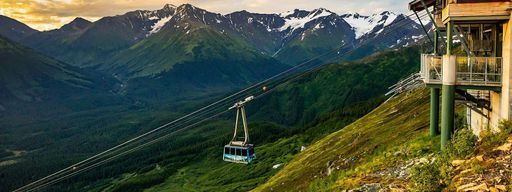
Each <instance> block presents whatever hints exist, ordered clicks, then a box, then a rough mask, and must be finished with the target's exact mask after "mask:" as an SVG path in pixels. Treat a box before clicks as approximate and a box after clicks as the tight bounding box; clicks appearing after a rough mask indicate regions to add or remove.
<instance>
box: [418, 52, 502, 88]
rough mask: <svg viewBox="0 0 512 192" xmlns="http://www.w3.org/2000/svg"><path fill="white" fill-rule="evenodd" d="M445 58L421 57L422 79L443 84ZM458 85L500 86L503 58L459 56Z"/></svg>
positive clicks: (457, 66)
mask: <svg viewBox="0 0 512 192" xmlns="http://www.w3.org/2000/svg"><path fill="white" fill-rule="evenodd" d="M442 63H443V57H442V56H436V55H429V54H422V55H421V77H422V79H423V81H424V82H425V83H427V84H441V83H442V79H443V78H442V74H443V73H442ZM455 65H456V78H457V79H456V84H458V85H475V86H500V85H501V82H502V71H503V59H502V58H501V57H464V56H457V57H456V59H455Z"/></svg>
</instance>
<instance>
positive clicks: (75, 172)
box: [27, 110, 230, 192]
mask: <svg viewBox="0 0 512 192" xmlns="http://www.w3.org/2000/svg"><path fill="white" fill-rule="evenodd" d="M229 111H230V110H224V111H222V112H219V113H217V114H215V115H212V116H210V117H208V118H205V119H203V120H201V121H198V122H196V123H194V124H191V125H188V126H186V127H183V128H181V129H178V130H175V131H173V132H171V133H169V134H166V135H164V136H161V137H159V138H157V139H154V140H152V141H149V142H147V143H144V144H142V145H139V146H137V147H135V148H132V149H130V150H128V151H125V152H123V153H120V154H117V155H115V156H112V157H110V158H108V159H105V160H103V161H100V162H97V163H95V164H93V165H89V166H87V167H84V168H82V169H80V170H77V171H74V172H72V173H71V174H68V175H65V176H62V177H59V178H57V179H54V180H51V181H49V182H48V183H45V184H43V185H40V186H37V187H35V188H32V189H29V190H27V192H30V191H37V190H39V189H43V188H45V187H47V186H50V185H52V184H54V183H57V182H59V181H62V180H64V179H67V178H69V177H72V176H75V175H77V174H80V173H82V172H84V171H88V170H90V169H93V168H96V167H98V166H101V165H103V164H105V163H108V162H110V161H112V160H114V159H116V158H118V157H121V156H124V155H127V154H129V153H131V152H134V151H137V150H139V149H141V148H144V147H146V146H149V145H152V144H155V143H157V142H160V141H163V140H165V139H167V138H168V137H170V136H172V135H174V134H176V133H179V132H181V131H184V130H186V129H189V128H192V127H195V126H197V125H199V124H201V123H203V122H206V121H208V120H211V119H213V118H215V117H218V116H220V115H222V114H225V113H227V112H229Z"/></svg>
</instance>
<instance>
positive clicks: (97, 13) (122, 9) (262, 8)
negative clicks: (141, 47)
mask: <svg viewBox="0 0 512 192" xmlns="http://www.w3.org/2000/svg"><path fill="white" fill-rule="evenodd" d="M409 1H410V0H0V15H5V16H7V17H11V18H14V19H16V20H18V21H21V22H23V23H25V24H27V25H29V26H30V27H32V28H35V29H38V30H50V29H55V28H59V27H61V26H62V25H64V24H66V23H69V22H70V21H72V20H73V19H74V18H76V17H82V18H85V19H87V20H90V21H95V20H98V19H100V18H101V17H105V16H113V15H120V14H123V13H126V12H128V11H133V10H157V9H161V8H162V7H163V6H164V5H165V4H173V5H176V6H179V5H181V4H184V3H190V4H192V5H194V6H197V7H200V8H203V9H206V10H208V11H212V12H217V13H222V14H227V13H231V12H234V11H240V10H247V11H249V12H256V13H281V12H285V11H289V10H293V9H304V10H312V9H316V8H326V9H329V10H331V11H334V12H336V13H347V12H357V13H360V14H372V13H380V12H382V11H393V12H396V13H406V12H407V2H409Z"/></svg>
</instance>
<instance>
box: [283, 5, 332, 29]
mask: <svg viewBox="0 0 512 192" xmlns="http://www.w3.org/2000/svg"><path fill="white" fill-rule="evenodd" d="M332 14H334V13H332V12H329V11H327V10H324V9H317V10H316V11H313V12H311V13H310V14H308V15H307V16H305V17H302V18H301V17H289V18H286V19H285V24H284V25H283V26H282V27H281V28H279V29H278V30H279V31H285V30H287V29H290V30H291V31H292V32H293V31H295V30H296V29H300V28H304V26H305V25H306V24H307V23H309V22H311V21H314V20H316V19H319V18H322V17H327V16H329V15H332ZM288 16H290V15H288Z"/></svg>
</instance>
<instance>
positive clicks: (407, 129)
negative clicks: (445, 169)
mask: <svg viewBox="0 0 512 192" xmlns="http://www.w3.org/2000/svg"><path fill="white" fill-rule="evenodd" d="M428 95H429V94H428V92H426V91H416V92H413V93H409V94H404V95H402V96H400V97H398V98H395V99H393V100H391V101H389V102H387V103H385V104H383V105H382V106H380V107H378V108H377V109H375V110H374V111H373V112H371V113H370V114H368V115H366V116H365V117H363V118H361V119H359V120H358V121H356V122H354V123H353V124H351V125H349V126H347V127H345V128H343V129H341V130H339V131H337V132H335V133H333V134H330V135H329V136H327V137H325V138H323V139H322V140H320V141H319V142H316V143H315V144H313V145H312V146H310V147H309V148H308V149H306V150H305V151H303V152H301V153H300V154H299V155H297V156H296V157H295V158H294V159H293V160H292V161H291V162H290V163H288V164H287V165H286V166H285V167H284V168H283V169H282V170H280V171H279V172H278V173H277V174H276V175H275V176H274V177H272V178H271V179H270V180H269V181H268V182H267V183H265V184H264V185H261V186H259V187H258V188H256V189H255V190H254V191H272V190H273V191H304V190H307V189H310V190H312V191H318V190H320V191H321V190H328V191H329V190H334V189H341V188H351V187H355V186H359V185H360V184H362V183H364V182H365V178H367V177H365V173H370V172H373V171H376V170H378V169H380V168H384V167H387V166H389V164H394V163H399V162H400V161H403V159H406V158H412V157H414V156H418V155H423V154H425V153H431V152H432V151H435V150H437V149H438V147H437V146H436V145H435V144H434V143H435V142H434V140H433V139H432V138H428V136H427V135H428V133H427V132H428V129H427V126H428V119H429V118H428V117H429V105H428V101H429V97H428ZM339 128H341V127H339ZM400 147H409V148H410V149H411V150H412V151H415V152H417V153H418V154H416V153H413V154H412V155H411V156H409V157H406V158H403V159H402V158H400V157H393V155H392V154H393V153H392V152H393V151H396V150H397V149H399V148H400ZM329 166H330V167H334V168H336V170H334V171H333V173H332V174H330V175H329V176H328V174H327V169H328V167H329ZM380 182H384V183H385V182H386V181H385V180H381V181H380ZM388 182H393V181H388ZM399 183H400V182H399Z"/></svg>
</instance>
